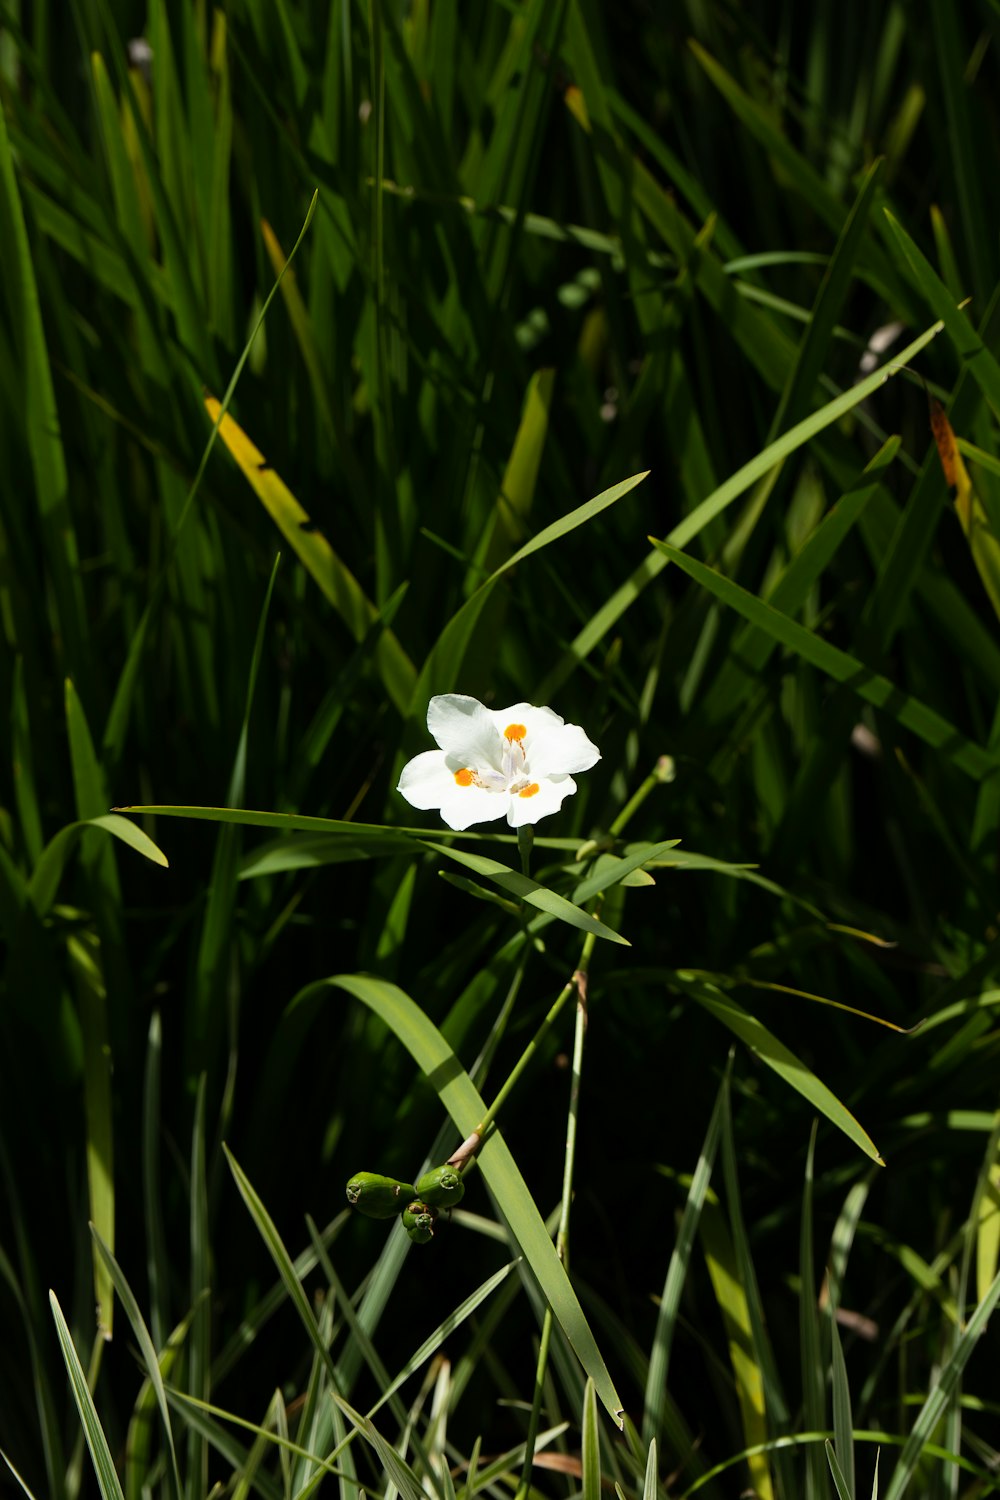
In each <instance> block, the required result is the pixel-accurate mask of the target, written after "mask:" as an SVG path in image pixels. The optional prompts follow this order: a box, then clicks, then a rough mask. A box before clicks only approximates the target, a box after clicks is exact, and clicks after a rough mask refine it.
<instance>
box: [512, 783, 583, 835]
mask: <svg viewBox="0 0 1000 1500" xmlns="http://www.w3.org/2000/svg"><path fill="white" fill-rule="evenodd" d="M534 785H537V787H538V791H537V792H535V793H534V794H533V795H532V796H530V797H525V796H524V795H523V793H515V794H514V795H513V796H512V797H511V798H510V799H509V800H510V806H509V808H508V809H507V822H508V823H509V824H510V826H511V828H522V827H524V825H525V824H526V823H537V822H538V820H539V818H547V817H548V816H549V813H554V812H558V811H559V809H560V807H561V806H562V804H563V802H564V801H565V799H566V798H567V797H569V796H570V795H571V794H572V793H573V792H575V791H576V782H575V781H574V780H573V778H572V776H556V777H553V778H552V779H551V780H547V781H538V782H536V783H534Z"/></svg>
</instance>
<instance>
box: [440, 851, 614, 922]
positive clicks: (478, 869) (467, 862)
mask: <svg viewBox="0 0 1000 1500" xmlns="http://www.w3.org/2000/svg"><path fill="white" fill-rule="evenodd" d="M430 847H432V848H433V849H434V853H435V854H442V855H444V856H445V857H446V858H447V859H452V860H454V861H455V863H456V864H460V865H464V866H465V868H466V869H468V870H474V871H475V873H476V874H477V875H483V876H485V877H486V879H487V880H492V881H494V882H495V884H497V885H498V886H499V887H500V889H501V890H503V891H507V892H508V894H509V895H511V896H515V897H516V898H517V899H518V900H519V901H524V902H526V903H527V905H528V906H536V907H538V909H539V910H540V911H544V912H545V913H546V914H547V915H548V916H551V917H555V918H557V919H558V920H559V921H561V922H567V923H568V924H569V926H570V927H576V928H578V929H579V931H580V932H592V933H593V934H594V935H595V937H601V938H607V939H608V941H609V942H612V943H622V944H624V945H625V947H628V946H629V943H628V939H627V938H623V937H622V936H621V934H620V933H617V932H615V931H614V930H613V929H612V928H610V927H607V926H606V925H605V924H604V923H603V922H600V921H598V919H597V918H596V917H592V916H591V915H590V914H589V912H585V911H581V909H580V908H579V906H576V905H575V904H574V903H573V902H572V901H567V899H566V897H565V896H560V895H559V893H558V891H552V890H549V889H548V888H547V887H546V886H543V885H539V884H538V882H537V881H534V880H532V879H531V878H530V877H529V876H527V875H522V874H521V873H520V872H519V871H518V870H512V869H511V868H510V867H509V865H502V864H500V862H499V861H498V860H495V859H488V858H487V857H486V856H485V855H483V854H471V853H470V852H469V851H468V850H466V849H448V848H446V847H445V846H444V845H432V846H430ZM640 863H641V861H640ZM612 883H613V881H612V880H609V881H608V884H609V885H610V884H612Z"/></svg>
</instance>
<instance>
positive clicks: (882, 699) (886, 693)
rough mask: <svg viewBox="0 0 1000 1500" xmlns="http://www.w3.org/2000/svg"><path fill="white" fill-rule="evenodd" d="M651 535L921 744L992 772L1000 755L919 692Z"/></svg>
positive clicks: (966, 767) (967, 768)
mask: <svg viewBox="0 0 1000 1500" xmlns="http://www.w3.org/2000/svg"><path fill="white" fill-rule="evenodd" d="M651 540H653V545H654V546H655V547H657V548H658V549H659V550H660V551H661V552H662V553H663V555H664V557H666V558H667V559H668V560H669V561H670V562H675V563H677V565H678V567H680V568H683V570H684V572H685V573H687V574H689V576H690V577H691V578H693V579H694V580H695V582H696V583H700V584H701V585H702V586H703V587H704V588H707V589H708V590H709V591H710V592H711V593H713V594H714V595H715V597H716V598H717V599H721V600H722V602H723V603H724V604H728V605H730V606H731V607H732V608H733V609H735V610H737V611H738V612H739V613H740V614H741V615H742V616H743V618H744V619H746V620H749V621H750V623H751V624H752V625H757V626H759V627H760V628H761V629H762V630H765V631H766V632H767V633H768V635H770V636H772V637H773V638H774V639H775V640H776V641H778V642H779V643H780V644H781V645H783V646H787V647H788V648H789V650H791V651H794V652H795V653H796V654H797V655H798V656H801V657H803V658H804V659H805V660H806V661H808V662H810V663H811V664H812V665H813V666H814V667H818V668H819V669H820V671H822V672H825V673H826V674H827V676H829V677H832V678H833V679H834V681H835V682H842V683H844V684H846V685H847V686H848V687H850V688H851V689H852V690H853V691H854V692H856V693H857V694H858V696H859V697H861V698H864V699H865V701H866V702H868V703H873V704H875V706H876V707H877V708H882V709H885V711H886V712H887V713H888V714H890V715H891V716H892V717H893V718H894V719H895V720H896V721H897V722H898V723H900V724H902V725H903V726H904V727H905V728H907V729H912V730H913V732H914V734H917V735H919V737H920V738H921V739H922V740H924V742H925V743H926V744H928V745H930V746H932V748H933V749H935V750H940V751H941V753H942V754H943V755H944V756H945V757H946V758H947V759H948V760H950V761H952V762H953V764H954V765H956V766H957V767H958V768H959V769H960V770H962V771H964V772H965V773H966V775H968V776H971V777H973V779H974V780H976V781H982V780H983V778H984V777H986V776H991V775H993V774H994V773H995V772H996V770H997V769H998V766H1000V760H998V759H997V757H996V756H995V755H992V754H991V753H990V752H989V751H988V750H985V749H983V747H982V746H981V745H976V744H973V742H972V741H971V740H967V739H966V738H965V736H964V735H963V734H961V733H960V731H959V730H957V729H956V728H955V726H954V725H953V724H949V723H948V721H947V719H944V718H942V716H941V715H940V714H939V713H937V712H936V711H935V710H934V709H933V708H929V707H928V706H927V704H925V703H921V702H920V700H919V699H918V698H913V697H911V696H910V695H909V694H908V693H904V692H902V691H901V690H900V689H899V688H897V687H896V686H895V685H894V684H893V683H891V682H890V681H889V679H888V678H887V677H883V676H881V674H880V673H878V672H874V671H872V670H871V668H869V667H866V666H865V665H864V663H863V662H860V661H858V660H857V658H856V657H853V656H851V655H849V653H848V652H846V651H841V650H840V649H839V648H838V647H837V646H833V645H831V644H830V642H829V641H824V640H822V639H821V638H820V637H819V636H818V635H815V634H814V633H813V632H812V631H811V630H807V629H806V628H805V626H804V625H799V624H798V623H797V622H796V621H795V620H792V619H789V617H788V615H785V614H782V613H781V611H780V610H777V609H774V608H773V606H772V605H770V604H765V603H764V601H763V600H761V599H758V598H757V597H756V596H755V595H754V594H750V593H748V592H747V590H746V589H742V588H740V586H739V584H737V583H733V581H732V579H730V578H725V577H723V575H722V574H721V573H716V572H715V571H714V570H713V569H712V568H706V567H705V565H704V563H699V562H696V561H695V559H694V558H692V557H689V556H688V555H687V554H686V553H685V552H681V551H679V550H678V548H677V547H673V546H671V545H670V544H669V543H668V542H658V541H655V539H652V538H651Z"/></svg>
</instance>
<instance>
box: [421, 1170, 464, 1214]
mask: <svg viewBox="0 0 1000 1500" xmlns="http://www.w3.org/2000/svg"><path fill="white" fill-rule="evenodd" d="M464 1196H465V1183H464V1182H463V1181H462V1177H461V1173H459V1172H456V1171H455V1168H454V1167H447V1166H446V1167H435V1168H434V1170H433V1171H432V1172H425V1173H424V1175H423V1177H421V1179H420V1181H419V1182H418V1183H417V1197H418V1198H422V1199H423V1201H424V1202H425V1203H430V1204H431V1205H432V1206H433V1207H434V1208H454V1206H455V1204H456V1203H461V1201H462V1199H463V1197H464Z"/></svg>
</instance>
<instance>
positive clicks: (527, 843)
mask: <svg viewBox="0 0 1000 1500" xmlns="http://www.w3.org/2000/svg"><path fill="white" fill-rule="evenodd" d="M534 842H535V830H534V828H533V827H532V825H531V824H530V823H522V824H521V827H520V828H519V829H518V830H517V852H518V854H520V856H521V874H522V875H523V876H524V877H525V879H530V878H531V846H532V844H533V843H534Z"/></svg>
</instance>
